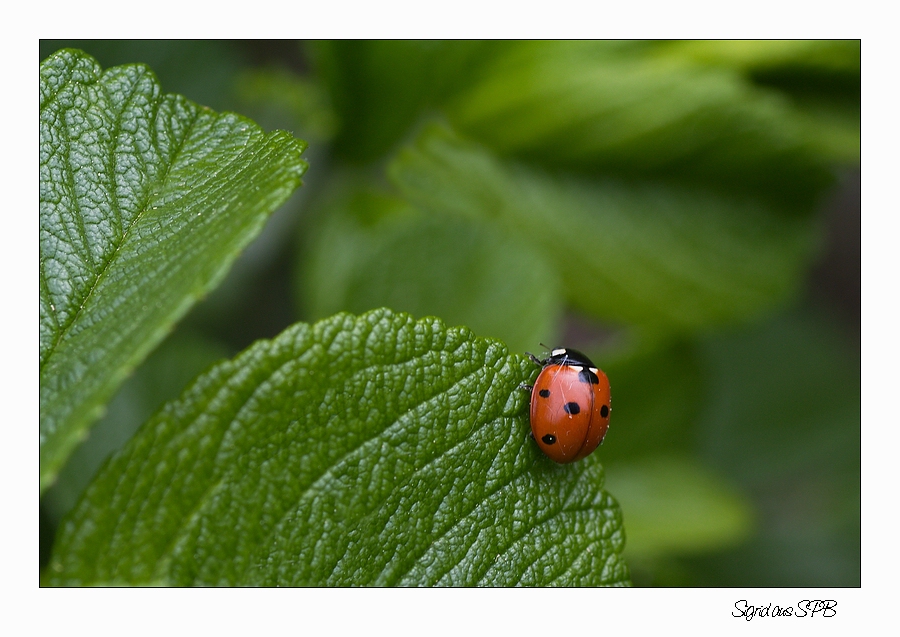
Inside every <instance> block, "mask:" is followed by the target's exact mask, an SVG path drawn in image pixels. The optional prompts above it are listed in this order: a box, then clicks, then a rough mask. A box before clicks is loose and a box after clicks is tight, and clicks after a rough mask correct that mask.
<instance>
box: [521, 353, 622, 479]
mask: <svg viewBox="0 0 900 637" xmlns="http://www.w3.org/2000/svg"><path fill="white" fill-rule="evenodd" d="M532 360H534V361H535V362H536V363H538V364H540V365H542V366H543V369H542V370H541V373H540V374H538V377H537V380H536V381H535V382H534V387H533V388H532V390H531V432H532V433H533V434H534V439H535V441H536V442H537V444H538V446H539V447H540V448H541V451H543V452H544V453H546V454H547V455H548V456H550V458H552V459H553V460H555V461H556V462H560V463H565V462H574V461H576V460H580V459H582V458H584V457H585V456H587V455H588V454H590V453H591V452H592V451H593V450H594V449H596V448H597V447H598V446H599V445H600V443H601V442H603V437H604V436H605V435H606V431H607V430H608V429H609V412H610V391H609V379H608V378H607V377H606V374H604V373H603V371H601V370H600V369H598V368H597V366H596V365H594V364H593V363H592V362H591V361H590V359H589V358H588V357H587V356H585V355H584V354H582V353H581V352H579V351H577V350H573V349H555V350H553V351H551V352H550V356H549V357H548V358H546V359H545V360H538V359H537V358H535V357H533V356H532Z"/></svg>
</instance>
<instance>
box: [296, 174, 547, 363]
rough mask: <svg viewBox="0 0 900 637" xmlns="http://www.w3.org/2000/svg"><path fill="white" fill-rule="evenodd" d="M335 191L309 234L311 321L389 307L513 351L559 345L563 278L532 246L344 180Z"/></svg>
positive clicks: (305, 277) (306, 294)
mask: <svg viewBox="0 0 900 637" xmlns="http://www.w3.org/2000/svg"><path fill="white" fill-rule="evenodd" d="M335 190H336V191H337V192H339V193H340V197H339V198H338V199H337V200H336V201H333V202H331V203H330V204H327V205H326V206H325V207H324V209H323V210H321V214H320V215H319V217H320V221H321V223H319V224H318V225H317V226H316V227H315V228H314V229H313V230H312V231H311V232H310V231H307V237H306V238H307V239H308V241H309V246H308V249H307V250H305V251H304V262H303V264H302V268H301V273H300V277H299V280H300V285H299V293H300V296H301V299H302V301H301V304H302V306H303V307H305V308H306V310H307V312H308V315H309V316H311V317H312V318H314V319H318V318H322V317H324V316H329V315H331V314H334V313H335V312H338V311H341V310H346V311H350V312H354V313H360V312H364V311H366V310H369V309H373V308H377V307H390V308H393V309H395V310H402V311H404V312H409V313H410V314H413V315H417V316H427V315H434V316H439V317H441V319H442V320H443V321H444V322H445V323H447V324H448V325H466V326H467V327H469V328H471V329H472V330H473V331H474V332H476V333H478V334H481V335H484V336H492V337H495V338H499V339H501V340H503V341H504V342H505V343H506V345H507V346H508V347H509V348H510V349H511V350H513V351H519V352H521V351H525V350H528V349H529V348H533V347H535V346H536V344H537V343H540V342H555V341H556V337H557V335H558V332H559V329H558V321H559V307H560V298H559V293H560V291H559V281H558V280H557V279H556V277H555V271H554V270H553V269H552V268H549V267H547V265H546V263H544V260H543V257H542V256H541V255H540V253H539V252H538V251H536V250H535V249H533V248H532V247H531V246H529V245H528V244H523V243H522V242H521V241H516V240H515V238H514V237H511V236H510V235H509V234H508V233H506V232H503V231H502V230H501V229H499V228H497V227H495V224H492V223H490V222H489V221H479V220H476V219H464V218H451V217H446V216H434V215H425V214H422V213H421V212H420V211H418V210H416V209H415V208H413V207H411V206H409V204H407V203H405V202H404V201H402V200H400V199H398V198H394V197H390V196H386V195H381V194H378V193H375V192H373V191H365V190H361V191H359V192H355V193H354V192H353V187H352V186H349V185H348V184H347V183H345V182H343V181H341V182H339V183H338V184H336V188H335ZM310 235H311V236H310Z"/></svg>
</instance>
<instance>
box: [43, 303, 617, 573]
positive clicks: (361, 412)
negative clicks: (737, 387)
mask: <svg viewBox="0 0 900 637" xmlns="http://www.w3.org/2000/svg"><path fill="white" fill-rule="evenodd" d="M536 373H537V369H536V368H535V366H534V365H533V364H531V363H530V362H529V361H528V360H527V359H526V358H525V357H523V356H510V355H509V354H508V353H507V350H506V348H505V347H503V346H502V345H500V344H499V343H497V342H496V341H492V340H488V339H481V338H476V337H474V336H473V335H472V333H471V332H469V331H468V330H466V329H462V328H453V329H447V328H446V327H444V325H443V324H442V323H441V322H440V321H438V320H436V319H423V320H421V321H418V322H416V321H414V320H413V319H412V318H411V317H410V316H408V315H405V314H394V313H391V312H390V311H388V310H378V311H374V312H371V313H368V314H366V315H363V316H361V317H353V316H350V315H346V314H341V315H337V316H335V317H332V318H329V319H327V320H324V321H321V322H319V323H316V324H314V325H311V326H310V325H306V324H297V325H295V326H293V327H291V328H289V329H288V330H286V331H285V332H284V333H282V334H281V335H280V336H279V337H278V338H276V339H274V340H271V341H260V342H258V343H256V344H255V345H253V346H252V347H250V348H249V349H247V350H246V351H245V352H244V353H242V354H240V355H239V356H237V357H236V358H235V359H234V360H231V361H225V362H223V363H221V364H219V365H217V366H215V367H213V368H212V369H211V370H210V371H209V372H207V373H206V374H204V375H202V376H201V377H199V378H198V379H197V381H196V382H195V383H194V384H193V385H191V386H190V387H189V388H188V389H186V390H185V392H184V393H183V394H182V396H181V397H180V398H179V399H178V400H176V401H174V402H171V403H169V404H168V405H166V406H165V407H164V408H163V409H162V410H161V411H160V412H159V413H157V415H156V416H155V417H154V418H152V419H151V420H150V421H148V422H147V423H146V425H145V426H144V427H143V428H142V429H141V431H140V432H138V434H137V436H136V437H135V438H134V439H132V441H131V443H130V444H129V445H128V446H127V447H126V448H125V450H124V451H123V452H122V453H121V454H119V455H117V456H116V457H114V458H113V459H112V461H111V462H110V463H109V464H108V465H107V466H106V467H105V468H104V470H103V471H102V472H101V473H100V475H98V477H97V478H96V479H95V481H94V482H93V483H92V484H91V486H90V487H89V488H88V490H87V492H86V495H85V497H84V499H83V500H82V501H81V502H80V503H79V505H78V506H77V508H76V509H75V510H74V511H73V513H72V515H71V516H70V517H69V518H68V519H67V521H66V522H65V523H64V525H63V527H62V529H61V532H60V534H59V537H58V540H57V543H56V546H55V547H54V555H53V557H52V558H51V562H50V565H49V569H48V572H47V575H46V581H47V582H48V583H51V584H67V585H75V584H82V585H84V584H95V583H125V584H147V583H151V582H155V583H164V584H170V585H190V584H216V585H431V584H439V585H477V584H484V585H514V584H519V585H549V584H560V585H566V584H568V585H605V584H609V585H613V584H626V583H627V578H628V571H627V568H626V567H625V565H624V562H623V561H622V559H621V557H620V555H619V554H620V552H621V550H622V546H623V543H624V535H623V530H622V526H621V513H620V511H619V508H618V505H616V503H615V501H614V500H613V499H612V498H611V497H610V496H609V495H608V494H607V493H606V492H605V491H604V490H603V489H602V486H603V469H602V467H601V465H600V463H599V461H598V459H597V458H596V457H595V456H592V457H590V458H587V459H586V460H584V461H582V462H579V463H576V464H574V465H557V464H555V463H553V462H552V461H551V460H549V459H548V458H546V457H545V456H543V454H541V452H540V451H539V450H538V449H537V447H536V445H535V444H534V442H533V441H532V440H531V439H530V438H529V436H528V431H529V428H528V423H527V404H528V397H527V392H523V391H522V390H521V389H520V388H519V384H520V383H522V382H523V381H527V380H529V379H532V378H534V376H535V375H536Z"/></svg>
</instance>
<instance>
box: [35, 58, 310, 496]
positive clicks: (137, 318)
mask: <svg viewBox="0 0 900 637" xmlns="http://www.w3.org/2000/svg"><path fill="white" fill-rule="evenodd" d="M40 78H41V98H40V119H41V133H40V137H41V141H40V148H41V153H40V155H41V158H40V187H41V195H40V199H41V203H40V251H41V272H40V300H41V312H40V314H41V316H40V366H41V378H40V386H41V392H40V395H41V398H40V401H41V405H40V411H41V422H40V432H41V450H40V464H41V490H42V491H43V490H44V489H45V488H46V487H47V486H48V485H50V484H51V483H52V482H53V480H54V478H55V476H56V474H57V472H58V471H59V469H60V467H61V466H62V464H63V462H64V461H65V459H66V457H67V456H68V455H69V453H71V451H72V449H73V448H74V447H75V446H76V445H77V444H78V443H79V442H80V440H81V439H82V438H83V437H84V436H85V434H86V431H87V428H88V426H89V425H90V423H91V422H92V421H94V420H95V419H96V418H97V417H98V416H99V414H100V413H101V411H102V407H103V405H104V404H105V403H106V402H107V401H108V400H109V398H110V397H111V396H112V394H113V393H114V392H115V389H116V388H117V387H118V386H119V384H120V383H121V382H122V380H123V379H124V378H125V377H126V376H127V375H128V373H129V372H130V371H131V370H132V369H133V368H134V366H135V365H136V364H137V363H138V362H139V361H140V360H142V359H143V358H144V357H145V356H146V355H147V353H148V352H149V351H150V350H151V349H152V348H153V347H154V346H155V345H156V344H157V343H158V342H159V341H160V340H161V339H162V338H163V337H164V336H165V334H166V333H167V332H168V331H169V329H170V328H171V326H172V325H173V324H174V322H175V321H177V320H178V319H179V318H180V317H181V316H182V315H183V314H184V313H185V312H186V311H187V310H188V308H189V307H190V306H191V305H192V304H193V303H194V302H195V301H196V300H197V299H198V298H200V297H201V296H203V295H204V294H205V293H206V292H207V291H208V290H210V289H211V288H212V287H213V286H214V285H215V284H216V283H217V282H218V281H219V280H221V278H222V277H223V276H224V274H225V273H226V271H227V270H228V266H229V265H230V264H231V263H232V261H233V260H234V259H235V257H236V256H237V254H238V253H239V252H240V251H241V249H242V248H243V247H244V246H246V245H247V244H248V243H249V242H250V240H251V239H253V237H254V236H256V234H257V233H258V232H259V230H260V228H261V227H262V224H263V223H264V222H265V220H266V218H267V217H268V215H269V214H270V213H271V212H272V211H273V210H274V209H275V208H277V207H278V206H279V205H280V204H281V203H282V202H284V200H285V199H286V198H287V197H288V196H289V195H290V194H291V192H293V191H294V190H295V189H296V188H297V187H298V186H299V185H300V177H301V175H302V174H303V172H304V170H305V169H306V164H305V162H304V161H303V160H302V159H301V158H300V154H301V153H302V151H303V149H304V147H305V144H304V143H303V142H301V141H299V140H297V139H294V138H293V137H291V136H290V135H288V134H287V133H284V132H275V133H271V134H266V133H264V132H263V131H261V130H260V129H259V128H258V127H257V126H256V125H255V124H253V122H251V121H249V120H247V119H245V118H242V117H240V116H237V115H233V114H222V115H220V114H217V113H214V112H212V111H210V110H209V109H206V108H204V107H201V106H198V105H196V104H194V103H192V102H190V101H188V100H186V99H184V98H182V97H180V96H177V95H163V94H161V92H160V89H159V86H158V84H157V82H156V79H155V78H154V77H153V75H152V73H151V72H150V71H149V69H147V68H146V67H144V66H140V65H132V66H121V67H116V68H112V69H109V70H107V71H101V69H100V67H99V66H98V65H97V63H96V62H95V61H94V60H93V59H92V58H90V57H89V56H87V55H85V54H83V53H81V52H78V51H73V50H64V51H61V52H59V53H57V54H55V55H53V56H51V57H50V58H48V59H47V60H45V61H44V62H43V63H42V64H41V70H40Z"/></svg>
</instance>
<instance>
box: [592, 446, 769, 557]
mask: <svg viewBox="0 0 900 637" xmlns="http://www.w3.org/2000/svg"><path fill="white" fill-rule="evenodd" d="M607 473H608V475H609V480H608V482H609V483H611V484H612V485H614V487H615V492H616V495H617V497H618V499H619V500H620V501H621V502H622V506H623V510H624V511H625V512H626V514H625V521H626V522H627V523H628V548H627V550H626V551H625V553H626V555H627V556H628V557H629V558H635V559H639V560H647V559H652V558H654V557H658V556H659V555H662V554H666V553H679V554H685V553H689V552H708V551H711V550H716V549H722V548H723V547H728V546H730V545H734V544H739V543H740V542H741V541H743V540H746V539H747V537H748V536H749V535H750V532H751V529H752V526H753V513H752V509H751V507H750V504H749V502H748V501H747V499H746V497H745V496H742V495H741V494H740V492H739V491H738V490H737V489H736V488H735V487H734V486H732V485H730V484H729V482H728V481H727V480H723V479H722V477H721V476H720V475H717V474H715V473H714V472H712V471H710V470H709V469H707V468H705V467H703V466H702V465H701V464H700V463H699V462H697V461H695V460H693V461H692V460H689V459H687V458H682V457H678V456H675V455H659V456H653V457H649V458H645V459H643V460H640V461H634V462H619V463H616V464H610V465H609V467H608V470H607Z"/></svg>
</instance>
